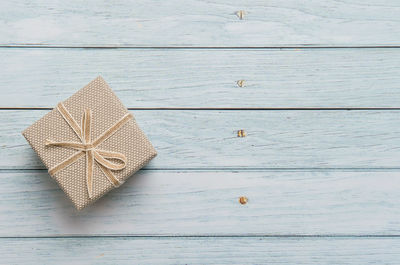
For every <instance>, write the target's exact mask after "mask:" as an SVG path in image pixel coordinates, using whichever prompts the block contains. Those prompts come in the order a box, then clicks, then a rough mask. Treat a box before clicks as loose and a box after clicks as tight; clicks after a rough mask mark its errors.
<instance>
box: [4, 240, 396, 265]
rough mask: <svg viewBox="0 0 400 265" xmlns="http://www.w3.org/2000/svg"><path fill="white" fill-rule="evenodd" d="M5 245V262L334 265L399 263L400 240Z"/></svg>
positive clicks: (7, 242)
mask: <svg viewBox="0 0 400 265" xmlns="http://www.w3.org/2000/svg"><path fill="white" fill-rule="evenodd" d="M0 243H1V245H0V255H1V257H2V261H4V262H5V263H6V264H27V263H29V264H71V263H73V264H329V265H331V264H398V263H399V260H400V254H399V251H398V249H399V247H400V240H399V239H398V238H39V239H37V238H32V239H31V238H28V239H0ZM71 253H74V254H73V255H71Z"/></svg>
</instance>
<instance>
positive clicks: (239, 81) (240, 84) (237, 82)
mask: <svg viewBox="0 0 400 265" xmlns="http://www.w3.org/2000/svg"><path fill="white" fill-rule="evenodd" d="M236 84H237V85H238V87H244V80H238V81H236Z"/></svg>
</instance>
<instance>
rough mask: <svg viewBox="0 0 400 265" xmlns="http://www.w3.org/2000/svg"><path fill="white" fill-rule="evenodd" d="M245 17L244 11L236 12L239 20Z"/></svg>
mask: <svg viewBox="0 0 400 265" xmlns="http://www.w3.org/2000/svg"><path fill="white" fill-rule="evenodd" d="M245 15H246V11H244V10H239V11H237V12H236V16H238V18H239V19H243V18H244V16H245Z"/></svg>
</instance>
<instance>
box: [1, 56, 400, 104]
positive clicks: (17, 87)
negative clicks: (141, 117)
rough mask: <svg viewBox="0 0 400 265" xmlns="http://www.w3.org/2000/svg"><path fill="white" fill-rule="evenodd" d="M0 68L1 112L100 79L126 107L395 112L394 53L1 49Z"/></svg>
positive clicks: (398, 59)
mask: <svg viewBox="0 0 400 265" xmlns="http://www.w3.org/2000/svg"><path fill="white" fill-rule="evenodd" d="M0 61H1V62H2V65H3V68H2V71H1V72H0V80H1V82H0V91H1V92H2V93H1V94H2V97H0V107H18V108H19V107H25V108H34V107H53V106H54V105H55V104H56V103H57V102H59V101H61V100H64V99H65V98H67V97H69V96H70V95H72V94H73V93H74V92H75V91H76V90H77V89H79V88H81V87H83V86H84V85H86V84H87V83H88V82H89V81H91V80H92V79H94V78H95V77H96V76H97V75H99V74H101V75H102V76H103V77H104V78H105V79H106V80H107V82H109V83H110V85H111V87H112V88H113V89H114V90H115V92H116V94H117V95H118V96H119V97H120V98H121V99H122V101H123V103H124V104H126V106H127V107H130V108H159V107H162V108H182V107H183V108H193V107H194V108H360V107H367V108H371V107H377V108H382V107H389V108H396V107H397V108H398V107H400V105H399V102H400V88H399V83H400V53H399V52H398V50H397V49H313V50H310V49H303V50H293V49H289V50H271V49H262V50H242V49H241V50H204V49H200V50H198V49H197V50H196V49H194V50H193V49H192V50H187V49H184V50H168V49H167V50H165V49H161V50H160V49H150V50H149V49H138V50H137V49H133V50H132V49H111V50H110V49H4V48H3V49H0ZM238 80H245V82H244V87H239V86H238V85H237V83H236V82H237V81H238Z"/></svg>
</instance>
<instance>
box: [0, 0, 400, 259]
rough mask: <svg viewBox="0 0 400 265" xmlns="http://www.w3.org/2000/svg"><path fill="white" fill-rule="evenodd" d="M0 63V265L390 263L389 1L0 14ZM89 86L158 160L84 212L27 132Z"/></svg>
mask: <svg viewBox="0 0 400 265" xmlns="http://www.w3.org/2000/svg"><path fill="white" fill-rule="evenodd" d="M0 62H1V71H0V91H1V97H0V124H2V126H1V127H2V128H1V134H0V263H1V264H71V263H73V264H88V263H89V264H265V263H269V264H275V263H283V264H288V263H293V264H367V263H378V264H399V262H400V208H399V205H400V2H399V1H397V0H378V1H375V0H374V1H372V0H341V1H328V0H318V1H314V0H310V1H303V0H287V1H281V0H280V1H278V0H268V1H265V0H252V1H250V0H242V1H237V0H231V1H205V0H187V1H176V0H173V1H156V0H143V1H133V0H132V1H97V0H96V1H95V0H88V1H77V0H71V1H50V0H38V1H28V0H16V1H2V2H1V3H0ZM97 75H102V76H103V77H104V78H105V80H106V81H107V82H108V83H109V84H110V85H111V87H112V88H113V89H114V91H115V92H116V94H117V96H119V97H120V98H121V100H122V101H123V103H124V104H126V106H127V107H129V108H130V109H131V111H132V113H133V114H134V115H135V117H136V119H137V121H138V123H139V125H140V126H141V128H142V129H143V130H144V132H145V133H146V134H147V135H148V137H149V138H150V140H151V141H152V143H153V144H154V146H155V147H156V149H157V151H158V152H159V154H158V156H157V157H156V158H155V159H154V160H153V161H152V162H151V163H150V164H149V165H148V166H146V168H144V169H143V170H141V171H140V172H139V173H138V174H136V175H135V176H133V177H132V178H131V179H129V180H128V181H127V182H126V183H125V184H124V185H123V186H122V187H121V188H119V189H117V190H114V191H112V192H111V193H109V194H108V195H106V196H105V197H104V198H102V199H101V200H99V201H98V202H97V203H96V204H94V205H93V206H91V207H90V208H88V209H86V210H84V211H82V212H77V211H75V210H74V209H73V206H72V204H71V203H70V202H69V201H68V199H67V198H66V196H65V195H64V194H63V192H62V191H61V190H60V189H59V188H58V186H57V185H56V184H55V182H54V181H53V180H52V179H51V178H50V177H49V176H48V174H47V171H46V170H45V169H44V167H43V165H42V163H41V162H40V161H39V160H38V158H37V157H36V155H35V154H34V152H33V151H32V150H31V149H30V147H29V146H28V144H27V143H26V141H25V140H24V138H23V137H22V135H21V131H22V130H23V129H24V128H26V127H27V126H28V125H29V124H31V123H33V122H34V121H35V120H37V119H38V118H40V117H41V116H42V115H44V114H45V113H46V112H47V111H48V110H49V109H51V108H52V107H54V106H55V105H56V103H57V102H59V101H61V100H63V99H65V98H67V97H68V96H70V95H72V94H73V93H74V92H75V91H76V90H78V89H79V88H81V87H82V86H84V85H85V84H87V83H88V82H89V81H91V80H92V79H94V78H95V77H96V76H97ZM238 80H244V81H243V84H244V85H243V86H239V85H238V84H237V81H238ZM241 129H243V130H245V131H246V133H247V136H246V137H237V131H238V130H241ZM240 196H246V197H248V199H249V201H248V203H247V204H246V205H241V204H240V203H239V202H238V198H239V197H240Z"/></svg>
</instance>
